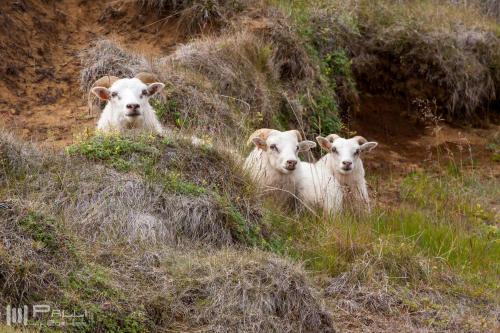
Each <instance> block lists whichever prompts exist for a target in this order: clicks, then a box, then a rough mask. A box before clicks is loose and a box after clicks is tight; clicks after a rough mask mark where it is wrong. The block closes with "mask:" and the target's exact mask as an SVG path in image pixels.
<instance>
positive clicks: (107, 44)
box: [80, 39, 150, 92]
mask: <svg viewBox="0 0 500 333" xmlns="http://www.w3.org/2000/svg"><path fill="white" fill-rule="evenodd" d="M80 61H81V63H82V67H83V70H82V71H81V74H80V87H81V89H82V90H83V91H85V92H88V91H89V90H90V88H91V87H92V84H93V83H94V82H95V81H96V80H97V79H99V78H101V77H103V76H105V75H114V76H118V77H133V76H134V75H135V74H136V73H138V72H142V71H148V70H150V64H149V63H148V62H147V61H146V59H144V57H142V56H140V55H136V54H133V53H131V52H128V51H126V50H124V49H122V48H120V47H119V46H118V44H117V43H115V42H114V41H112V40H108V39H101V40H98V41H97V42H96V43H95V45H93V46H92V47H91V48H89V49H86V50H84V51H82V53H81V54H80Z"/></svg>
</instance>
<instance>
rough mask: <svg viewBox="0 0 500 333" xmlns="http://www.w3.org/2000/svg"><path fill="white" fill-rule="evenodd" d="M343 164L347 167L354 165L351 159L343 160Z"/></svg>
mask: <svg viewBox="0 0 500 333" xmlns="http://www.w3.org/2000/svg"><path fill="white" fill-rule="evenodd" d="M342 164H343V165H345V166H346V167H350V166H351V165H352V162H351V161H342Z"/></svg>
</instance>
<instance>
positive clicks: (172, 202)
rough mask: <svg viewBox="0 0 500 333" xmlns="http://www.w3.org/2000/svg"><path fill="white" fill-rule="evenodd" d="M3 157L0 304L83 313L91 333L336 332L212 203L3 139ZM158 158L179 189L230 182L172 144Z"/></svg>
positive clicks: (283, 270) (317, 305)
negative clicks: (177, 172) (179, 173)
mask: <svg viewBox="0 0 500 333" xmlns="http://www.w3.org/2000/svg"><path fill="white" fill-rule="evenodd" d="M184 144H187V143H184ZM195 149H196V148H194V147H191V150H195ZM0 153H1V155H0V156H1V160H0V162H1V163H0V175H1V176H2V178H1V182H0V190H1V191H0V198H2V199H1V201H2V202H3V204H2V206H1V208H0V218H2V222H3V223H2V224H1V225H0V282H1V285H2V286H3V288H2V289H0V295H1V296H2V297H1V301H0V305H2V306H3V305H6V304H8V303H11V304H32V303H33V302H36V301H44V302H46V303H48V304H58V305H60V306H61V305H64V306H65V307H67V310H68V311H70V310H71V309H74V308H76V309H80V310H81V309H87V310H91V311H92V312H93V313H95V316H96V317H95V321H93V322H89V323H87V324H88V326H86V327H87V329H88V330H90V331H93V332H107V331H110V330H117V329H124V330H127V329H131V327H136V328H137V327H139V330H144V331H165V330H174V331H186V330H197V331H203V332H211V331H224V332H232V331H241V332H261V331H263V330H264V331H272V330H275V331H279V332H296V331H314V330H317V329H319V330H321V331H324V332H332V331H334V329H333V323H332V320H331V318H330V316H329V314H328V313H327V312H326V310H325V309H324V307H323V304H322V301H321V298H320V296H319V295H318V294H317V292H316V291H315V290H313V289H312V288H311V287H310V282H309V281H308V278H307V276H306V274H305V273H304V271H303V269H302V268H301V267H300V266H298V265H295V264H291V263H290V262H288V261H286V260H284V259H279V258H277V257H275V256H274V255H271V254H266V253H263V252H260V251H257V250H249V249H245V248H244V242H243V243H242V239H239V238H236V236H235V234H234V231H232V230H231V229H232V228H233V227H234V226H231V222H230V220H229V219H228V218H227V216H225V215H226V214H227V212H222V210H221V209H222V208H221V206H220V203H219V202H218V201H217V200H216V201H214V198H213V196H211V194H210V192H208V191H207V192H206V193H205V194H202V195H194V196H193V195H192V194H188V193H185V192H183V191H180V192H177V191H176V190H174V191H172V190H167V189H162V188H160V187H159V183H158V179H157V181H156V182H154V183H151V182H149V181H148V177H146V176H145V175H141V173H140V172H138V170H135V172H129V173H119V172H117V171H114V170H112V169H110V168H109V167H107V166H105V165H102V164H98V163H97V162H88V161H85V160H83V159H81V158H78V157H68V156H67V155H64V154H59V153H56V154H54V152H47V151H40V150H38V148H36V147H33V146H32V145H28V144H25V143H22V142H19V141H18V139H17V138H14V137H12V136H11V135H9V134H6V133H4V132H2V133H1V135H0ZM164 153H165V154H164V155H162V156H161V158H160V159H159V160H157V162H158V163H159V164H158V167H159V168H160V169H163V168H165V167H167V168H170V169H171V168H173V167H174V165H182V167H183V168H184V170H185V173H186V174H188V175H191V176H190V177H187V178H186V179H190V180H192V181H196V180H199V179H200V178H203V179H204V180H205V181H206V182H207V184H205V186H206V188H213V189H214V190H215V189H223V188H225V186H228V184H230V183H231V180H228V179H225V180H224V178H225V177H224V176H223V174H224V173H225V172H227V170H225V169H224V167H222V168H220V167H219V166H221V165H222V166H223V165H225V164H227V163H228V162H227V161H219V160H218V158H219V157H218V156H219V155H217V154H207V155H206V156H208V157H204V155H203V152H199V153H198V155H196V154H194V155H195V157H196V158H194V159H190V158H189V157H188V156H181V155H180V154H181V150H180V149H178V148H176V147H175V146H172V145H170V144H169V145H167V147H166V149H165V151H164ZM186 155H193V153H192V152H191V153H189V152H188V153H187V154H186ZM136 157H137V156H135V155H133V154H132V155H127V156H126V158H128V159H130V160H132V161H135V162H134V163H138V164H139V163H140V161H141V159H139V158H136ZM203 158H208V159H212V162H214V163H213V164H214V166H215V167H216V170H213V171H210V170H208V171H207V170H199V169H198V166H199V165H203V166H204V168H208V169H210V168H212V166H211V165H209V164H205V163H203ZM200 159H201V164H197V160H200ZM214 159H215V160H214ZM217 165H219V166H217ZM157 171H158V172H159V170H157ZM155 174H156V172H155ZM202 174H203V175H207V176H206V177H204V176H201V175H202ZM143 177H144V178H143ZM215 181H218V182H221V183H226V184H224V185H221V184H214V183H212V182H215ZM233 181H236V182H238V181H241V180H238V179H234V180H233ZM233 187H234V186H233ZM231 193H239V195H240V196H244V195H245V194H244V192H241V190H238V189H236V188H233V189H232V192H231ZM231 193H228V195H231ZM3 198H8V200H5V199H3ZM232 202H234V203H237V202H241V198H240V199H238V198H234V199H233V200H232ZM250 210H251V209H250ZM240 215H241V216H243V218H244V217H246V216H247V215H246V214H245V213H244V212H242V213H241V214H240ZM242 222H243V223H246V222H245V220H242ZM238 244H239V245H238ZM221 245H231V247H227V248H223V249H218V248H219V247H220V246H221ZM131 325H132V326H131Z"/></svg>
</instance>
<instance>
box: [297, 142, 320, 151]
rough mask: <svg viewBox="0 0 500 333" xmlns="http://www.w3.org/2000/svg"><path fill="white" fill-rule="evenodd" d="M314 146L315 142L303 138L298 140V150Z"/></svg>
mask: <svg viewBox="0 0 500 333" xmlns="http://www.w3.org/2000/svg"><path fill="white" fill-rule="evenodd" d="M315 147H316V142H314V141H309V140H304V141H301V142H299V151H309V150H311V149H313V148H315Z"/></svg>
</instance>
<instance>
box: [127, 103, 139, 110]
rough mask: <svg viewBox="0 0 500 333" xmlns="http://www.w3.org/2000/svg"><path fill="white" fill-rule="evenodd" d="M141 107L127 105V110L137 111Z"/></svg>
mask: <svg viewBox="0 0 500 333" xmlns="http://www.w3.org/2000/svg"><path fill="white" fill-rule="evenodd" d="M139 107H140V105H139V104H127V109H129V110H132V111H135V110H137V109H138V108H139Z"/></svg>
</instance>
